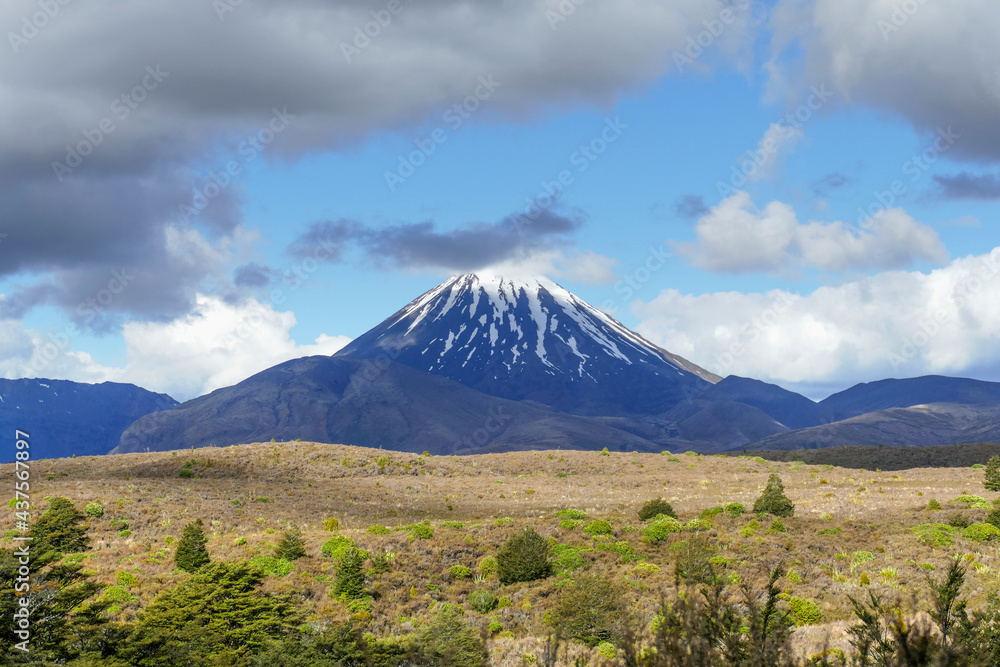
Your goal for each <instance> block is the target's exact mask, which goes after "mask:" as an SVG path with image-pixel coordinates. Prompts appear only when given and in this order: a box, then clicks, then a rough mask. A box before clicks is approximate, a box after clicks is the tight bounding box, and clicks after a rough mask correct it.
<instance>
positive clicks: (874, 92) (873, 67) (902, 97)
mask: <svg viewBox="0 0 1000 667" xmlns="http://www.w3.org/2000/svg"><path fill="white" fill-rule="evenodd" d="M770 27H771V29H772V31H773V37H772V43H771V50H772V61H771V62H770V63H768V64H767V65H765V67H764V69H765V71H766V72H768V74H769V77H770V80H769V95H768V97H769V98H770V99H775V98H786V99H788V100H795V99H798V98H800V97H801V96H802V94H803V93H804V91H806V90H808V88H809V87H810V86H813V85H820V84H824V85H828V86H830V87H831V88H833V89H835V90H836V91H837V93H838V95H837V97H836V98H835V99H837V100H839V101H840V102H846V103H848V104H860V105H864V106H868V107H872V108H876V109H881V110H886V111H889V112H891V113H894V114H898V115H900V116H902V117H904V118H906V119H907V120H908V121H909V122H910V123H912V124H913V125H914V127H916V128H918V129H919V130H923V131H927V132H930V133H933V132H934V131H935V130H936V129H937V128H938V127H948V126H954V128H955V129H956V131H958V132H959V133H961V134H962V137H963V138H962V140H960V141H959V142H958V143H957V144H956V146H955V152H956V153H964V154H965V155H966V156H969V157H972V158H975V159H983V158H985V159H996V158H997V157H1000V134H998V133H997V132H996V118H997V117H998V116H1000V79H998V78H997V63H998V62H1000V41H998V40H997V39H996V36H997V34H1000V12H998V11H997V5H996V2H995V0H967V1H966V2H927V1H926V0H910V1H908V2H900V0H780V1H779V2H778V3H777V5H776V6H775V8H774V10H773V11H772V14H771V21H770Z"/></svg>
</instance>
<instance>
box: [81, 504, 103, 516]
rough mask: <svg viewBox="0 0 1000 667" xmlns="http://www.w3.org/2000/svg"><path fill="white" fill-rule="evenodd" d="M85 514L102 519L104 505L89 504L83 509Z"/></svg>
mask: <svg viewBox="0 0 1000 667" xmlns="http://www.w3.org/2000/svg"><path fill="white" fill-rule="evenodd" d="M83 513H84V514H86V515H87V516H92V517H97V518H100V517H102V516H104V505H102V504H101V503H96V502H95V503H87V506H86V507H84V508H83Z"/></svg>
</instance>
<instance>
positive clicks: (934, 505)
mask: <svg viewBox="0 0 1000 667" xmlns="http://www.w3.org/2000/svg"><path fill="white" fill-rule="evenodd" d="M939 509H941V503H939V502H938V501H936V500H934V499H933V498H931V500H930V502H929V503H927V511H928V512H933V511H934V510H939Z"/></svg>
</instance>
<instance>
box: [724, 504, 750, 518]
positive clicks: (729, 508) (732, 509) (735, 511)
mask: <svg viewBox="0 0 1000 667" xmlns="http://www.w3.org/2000/svg"><path fill="white" fill-rule="evenodd" d="M746 511H747V508H746V507H745V506H744V505H743V503H729V504H728V505H726V513H727V514H729V516H731V517H733V518H734V519H735V518H736V517H738V516H740V515H741V514H743V513H744V512H746Z"/></svg>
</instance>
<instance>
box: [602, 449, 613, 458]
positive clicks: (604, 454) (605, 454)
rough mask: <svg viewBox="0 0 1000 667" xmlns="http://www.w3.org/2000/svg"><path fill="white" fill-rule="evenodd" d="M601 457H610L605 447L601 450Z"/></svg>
mask: <svg viewBox="0 0 1000 667" xmlns="http://www.w3.org/2000/svg"><path fill="white" fill-rule="evenodd" d="M601 456H611V452H609V451H608V448H607V447H605V448H604V449H602V450H601Z"/></svg>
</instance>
